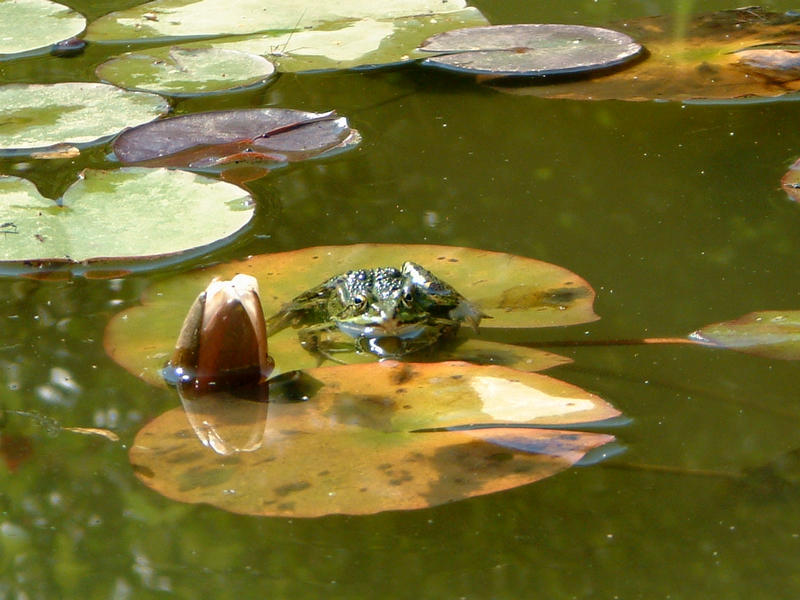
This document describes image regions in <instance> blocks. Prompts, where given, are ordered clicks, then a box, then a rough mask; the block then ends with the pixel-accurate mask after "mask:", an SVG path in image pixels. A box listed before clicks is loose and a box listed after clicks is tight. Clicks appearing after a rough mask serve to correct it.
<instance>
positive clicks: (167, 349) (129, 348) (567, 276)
mask: <svg viewBox="0 0 800 600" xmlns="http://www.w3.org/2000/svg"><path fill="white" fill-rule="evenodd" d="M405 260H411V261H414V262H417V263H419V264H420V265H422V266H423V267H425V268H427V269H429V270H431V271H432V272H433V273H434V274H435V275H436V276H438V277H440V278H441V279H443V280H444V281H446V282H447V283H449V284H450V285H452V286H453V287H454V288H455V289H456V290H458V291H459V292H460V293H461V294H463V295H464V296H465V297H466V298H467V299H468V300H470V301H471V302H474V303H476V304H477V305H478V307H479V308H480V310H481V311H483V312H484V313H486V314H487V315H488V316H489V317H491V318H487V319H484V320H482V321H481V328H482V329H483V328H503V327H552V326H561V325H574V324H577V323H586V322H588V321H594V320H595V319H597V316H596V315H595V314H594V312H593V310H592V304H593V302H594V290H592V288H591V287H590V286H589V285H588V284H587V283H586V282H585V281H584V280H583V279H581V278H580V277H578V276H577V275H575V274H574V273H572V272H570V271H568V270H567V269H564V268H562V267H558V266H556V265H552V264H549V263H545V262H541V261H537V260H533V259H530V258H525V257H521V256H514V255H510V254H503V253H500V252H489V251H485V250H475V249H471V248H458V247H449V246H429V245H402V244H357V245H352V246H320V247H314V248H304V249H302V250H295V251H293V252H283V253H279V254H264V255H260V256H255V257H252V258H250V259H248V260H246V261H240V262H232V263H228V264H224V265H217V266H215V267H213V268H210V269H203V270H200V271H195V272H193V273H187V274H184V275H181V276H179V277H175V278H172V279H169V280H165V281H163V282H160V283H159V284H158V285H157V286H155V287H153V288H151V289H150V290H149V291H148V293H147V294H146V295H145V296H144V299H143V303H144V305H143V306H141V307H135V308H132V309H129V310H127V311H125V312H123V313H120V314H119V315H117V316H116V317H115V318H114V319H113V320H112V322H111V323H110V324H109V327H108V329H107V330H106V339H105V346H106V351H107V352H108V353H109V355H110V356H111V357H112V358H113V359H114V360H115V361H117V362H118V363H119V364H121V365H122V366H123V367H125V368H126V369H128V370H129V371H130V372H131V373H133V374H134V375H136V376H138V377H142V378H144V379H145V380H147V381H149V382H151V383H155V384H158V383H159V382H160V381H161V369H162V367H163V366H164V364H165V363H166V362H167V360H168V359H169V356H170V354H171V352H172V348H173V346H174V344H175V339H176V338H177V337H178V332H179V331H180V328H181V324H182V322H183V319H184V316H185V315H186V312H187V311H188V310H189V307H190V306H191V304H192V302H193V301H194V299H195V297H196V296H197V294H198V293H200V292H201V291H202V290H203V289H205V287H206V286H207V285H208V283H209V281H211V279H212V278H213V277H220V278H222V279H230V278H232V277H233V276H234V275H236V274H237V273H247V274H250V275H253V276H254V277H256V278H257V279H258V282H259V287H260V289H261V302H262V304H263V307H264V313H265V314H266V315H272V314H274V313H276V312H277V311H278V309H279V308H280V307H281V306H282V305H283V304H284V303H285V302H288V301H289V300H291V299H292V298H294V297H295V296H297V295H298V294H299V293H301V292H303V291H305V290H308V289H310V288H312V287H314V286H316V285H319V284H320V283H322V282H323V281H325V280H326V279H328V278H329V277H331V276H333V275H336V274H337V273H342V272H344V271H347V270H350V269H355V268H374V267H380V266H389V265H394V266H399V265H400V263H402V262H403V261H405ZM269 348H270V354H271V355H272V357H273V359H274V360H275V373H276V374H278V373H283V372H286V371H291V370H294V369H301V368H306V367H308V366H314V365H316V364H317V363H318V361H319V360H320V357H317V356H316V355H312V354H310V353H308V352H306V351H305V350H303V349H302V348H301V347H300V344H299V342H298V339H297V332H296V331H295V330H293V329H291V328H286V329H284V330H282V331H280V332H278V333H277V334H276V335H274V336H270V338H269ZM481 351H482V352H485V353H486V352H487V346H483V350H480V349H476V347H475V346H467V347H466V348H465V349H464V352H465V356H464V357H463V358H462V357H461V356H460V355H459V354H458V349H456V350H455V351H454V352H455V353H454V354H448V355H447V358H458V359H464V360H471V359H472V358H473V357H474V356H475V352H481ZM499 351H500V349H498V348H496V347H495V348H494V349H492V351H491V352H489V355H490V356H495V357H496V358H495V360H497V361H498V362H500V361H503V360H510V361H511V363H510V364H513V365H514V366H517V367H520V368H525V367H524V364H525V363H528V364H529V365H530V364H532V365H533V366H532V367H531V368H534V369H535V368H541V367H540V366H539V365H542V364H544V365H547V366H552V365H553V364H554V363H553V360H554V359H553V355H547V354H545V353H542V354H537V353H538V352H541V351H534V354H527V352H526V351H524V350H522V349H519V348H515V349H514V350H513V352H511V351H508V352H505V354H498V352H499ZM492 352H493V353H494V354H492ZM355 356H356V358H351V357H349V356H346V355H341V356H340V355H338V354H337V358H339V359H340V360H343V361H347V362H350V361H352V360H370V361H372V360H374V357H373V356H371V355H355ZM359 356H360V358H357V357H359ZM503 356H504V358H503ZM537 356H538V358H534V357H537ZM509 357H514V358H509ZM540 358H541V360H542V361H543V362H539V361H540ZM491 360H492V359H490V360H489V362H491ZM557 360H558V361H561V360H563V359H561V358H560V357H559V358H558V359H557ZM309 361H311V362H309ZM503 364H506V363H503Z"/></svg>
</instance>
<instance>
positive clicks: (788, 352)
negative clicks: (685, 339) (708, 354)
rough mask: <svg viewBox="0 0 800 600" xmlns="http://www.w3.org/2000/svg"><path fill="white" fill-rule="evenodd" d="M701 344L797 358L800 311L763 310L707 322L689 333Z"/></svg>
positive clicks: (799, 345) (784, 357) (799, 350)
mask: <svg viewBox="0 0 800 600" xmlns="http://www.w3.org/2000/svg"><path fill="white" fill-rule="evenodd" d="M689 338H690V339H692V340H695V341H697V342H700V343H703V344H709V345H713V346H719V347H722V348H730V349H731V350H738V351H739V352H746V353H748V354H756V355H758V356H765V357H767V358H779V359H783V360H800V310H783V311H781V310H766V311H760V312H752V313H748V314H746V315H744V316H743V317H740V318H739V319H735V320H733V321H725V322H722V323H715V324H713V325H707V326H706V327H703V328H702V329H698V330H697V331H695V332H694V333H692V334H691V335H690V336H689Z"/></svg>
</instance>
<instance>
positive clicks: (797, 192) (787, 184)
mask: <svg viewBox="0 0 800 600" xmlns="http://www.w3.org/2000/svg"><path fill="white" fill-rule="evenodd" d="M781 186H783V189H784V190H786V193H787V194H788V195H789V198H790V199H791V200H794V201H795V202H800V159H798V160H797V161H796V162H795V163H794V164H793V165H792V166H791V167H789V170H788V171H786V174H785V175H784V176H783V178H782V179H781Z"/></svg>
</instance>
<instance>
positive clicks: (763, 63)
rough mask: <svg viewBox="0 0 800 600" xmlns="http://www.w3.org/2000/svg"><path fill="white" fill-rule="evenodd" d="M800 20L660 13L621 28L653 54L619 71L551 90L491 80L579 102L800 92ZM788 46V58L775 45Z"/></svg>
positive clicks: (751, 10)
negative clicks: (795, 55) (797, 53)
mask: <svg viewBox="0 0 800 600" xmlns="http://www.w3.org/2000/svg"><path fill="white" fill-rule="evenodd" d="M798 26H800V16H798V15H797V14H795V13H785V14H778V13H770V12H767V11H765V10H763V9H761V8H759V7H752V6H750V7H746V8H739V9H734V10H726V11H720V12H715V13H710V14H706V15H700V16H697V17H694V18H691V19H690V20H687V19H685V18H681V17H673V16H660V17H646V18H642V19H635V20H631V21H627V22H625V23H618V24H616V25H615V28H617V29H623V30H624V31H625V32H626V33H627V34H628V35H630V36H631V37H633V38H634V39H636V40H637V41H638V42H639V43H641V44H643V45H644V46H645V47H646V48H647V50H648V53H649V56H648V57H647V59H646V60H642V61H640V62H638V63H636V64H634V65H631V66H629V67H628V68H625V69H623V70H621V71H619V72H614V73H610V74H608V73H601V74H598V75H597V76H591V77H589V78H588V79H581V80H579V81H577V80H569V81H566V80H565V81H556V82H553V83H550V84H547V85H543V84H542V83H541V82H537V83H536V84H535V85H529V86H524V87H522V86H519V85H518V82H513V85H508V86H506V85H504V83H505V82H506V81H507V79H504V78H498V79H493V80H491V81H489V82H488V83H490V84H492V85H495V86H496V89H498V90H499V91H503V92H506V93H509V94H521V95H532V96H540V97H545V98H567V99H575V100H608V99H618V100H680V101H688V100H731V99H744V100H747V99H751V98H772V97H777V96H783V95H785V94H789V93H792V92H797V91H800V69H798V67H797V63H796V61H794V62H793V61H792V60H791V59H789V60H787V55H789V56H791V55H792V52H791V51H788V50H786V49H785V48H798V37H797V32H798ZM776 44H777V45H785V48H784V49H783V50H782V52H783V54H781V53H779V52H776V49H775V47H774V46H775V45H776ZM798 49H800V48H798Z"/></svg>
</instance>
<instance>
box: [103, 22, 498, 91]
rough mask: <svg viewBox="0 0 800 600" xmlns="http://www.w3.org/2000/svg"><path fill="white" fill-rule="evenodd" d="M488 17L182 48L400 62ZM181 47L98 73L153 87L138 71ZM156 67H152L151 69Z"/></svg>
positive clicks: (367, 25)
mask: <svg viewBox="0 0 800 600" xmlns="http://www.w3.org/2000/svg"><path fill="white" fill-rule="evenodd" d="M485 23H486V19H485V18H484V17H483V15H481V13H480V12H479V11H478V10H476V9H474V8H466V9H464V10H460V11H457V12H452V13H445V14H437V15H434V16H429V15H425V16H414V17H403V18H398V19H374V18H363V19H357V20H344V21H338V22H334V23H326V24H325V27H324V28H323V29H309V30H300V31H290V32H288V33H287V32H285V31H272V32H265V33H259V34H255V35H247V36H228V37H222V38H217V39H214V40H208V41H203V42H190V43H185V44H182V45H180V46H177V47H178V48H186V49H194V50H197V51H210V50H212V49H213V50H217V51H231V52H243V53H247V54H257V55H260V56H263V57H265V59H268V60H269V61H271V62H272V63H274V64H275V66H276V68H277V69H278V70H279V71H282V72H303V71H322V70H332V69H352V68H357V67H375V66H382V65H389V64H399V63H403V62H407V61H411V60H417V59H418V58H420V57H422V56H425V54H424V53H422V52H419V51H418V50H417V47H418V46H419V45H420V44H421V43H422V41H423V40H425V39H426V38H428V37H430V36H432V35H434V34H436V33H439V32H441V31H447V30H449V29H454V28H457V27H467V26H476V25H483V24H485ZM174 48H176V46H170V47H158V48H152V49H148V50H142V51H140V52H136V53H130V54H127V55H122V56H120V57H117V58H115V59H112V61H109V62H113V63H114V68H115V69H117V70H119V71H120V72H124V73H125V74H126V75H125V77H124V78H123V77H119V76H114V75H110V74H108V73H107V69H106V66H105V65H108V64H109V63H105V64H104V65H101V66H100V68H99V69H100V70H98V74H100V73H101V70H102V73H103V74H102V75H100V76H101V77H102V78H103V79H106V80H107V81H110V82H112V83H115V84H117V85H121V86H122V87H127V88H134V87H135V88H141V89H153V90H154V91H158V90H156V89H155V88H150V84H149V83H148V82H149V80H150V79H151V76H150V75H149V74H145V73H139V70H140V65H141V64H142V63H143V62H145V63H147V61H154V62H155V61H159V60H163V57H164V56H165V55H168V53H169V51H170V50H172V49H174ZM149 70H151V69H150V68H149V67H148V71H147V73H149Z"/></svg>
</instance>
